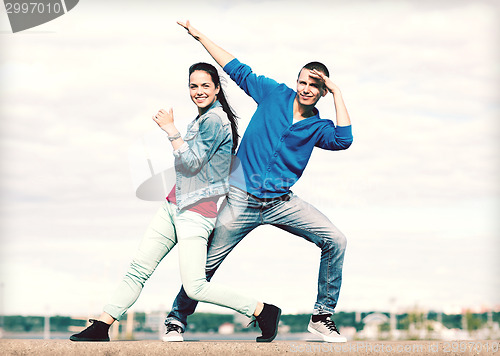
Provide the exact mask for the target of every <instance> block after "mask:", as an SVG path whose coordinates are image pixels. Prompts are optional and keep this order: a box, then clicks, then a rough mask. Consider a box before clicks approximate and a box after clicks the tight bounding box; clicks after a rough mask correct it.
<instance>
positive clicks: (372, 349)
mask: <svg viewBox="0 0 500 356" xmlns="http://www.w3.org/2000/svg"><path fill="white" fill-rule="evenodd" d="M499 344H500V341H498V340H496V341H491V340H490V341H487V340H483V341H477V340H459V341H423V340H418V341H350V342H347V343H343V344H332V343H324V342H320V341H274V342H272V343H256V342H254V341H187V342H177V343H174V342H170V343H166V342H162V341H159V340H141V341H111V342H72V341H69V340H25V339H21V340H20V339H1V340H0V355H2V356H3V355H16V356H22V355H30V356H31V355H37V356H38V355H40V356H44V355H51V356H60V355H64V356H66V355H92V356H99V355H106V356H111V355H120V356H123V355H134V356H146V355H147V356H151V355H182V356H184V355H186V356H191V355H203V356H220V355H245V356H246V355H263V356H267V355H269V356H271V355H273V356H275V355H285V354H286V355H326V354H341V355H346V356H347V355H360V356H364V355H387V354H388V355H432V356H435V355H450V356H451V355H455V356H456V355H460V356H466V355H500V351H499V349H498V348H499Z"/></svg>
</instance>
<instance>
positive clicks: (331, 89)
mask: <svg viewBox="0 0 500 356" xmlns="http://www.w3.org/2000/svg"><path fill="white" fill-rule="evenodd" d="M309 75H310V76H311V77H312V78H315V79H318V80H320V81H321V82H322V83H323V85H324V86H325V88H326V89H327V90H328V91H329V92H330V93H332V94H335V92H340V89H339V87H338V86H336V85H335V84H334V83H333V82H332V80H331V79H330V78H328V77H327V76H326V75H325V74H324V73H323V72H320V71H318V70H316V69H312V70H310V71H309Z"/></svg>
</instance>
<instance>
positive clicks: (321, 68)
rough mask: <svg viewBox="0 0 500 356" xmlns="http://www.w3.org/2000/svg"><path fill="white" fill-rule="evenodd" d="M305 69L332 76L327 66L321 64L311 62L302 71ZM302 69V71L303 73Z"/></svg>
mask: <svg viewBox="0 0 500 356" xmlns="http://www.w3.org/2000/svg"><path fill="white" fill-rule="evenodd" d="M304 68H305V69H309V70H313V69H316V70H317V71H319V72H321V73H323V74H325V75H326V76H327V77H329V76H330V72H329V71H328V68H326V66H325V65H324V64H323V63H321V62H309V63H307V64H306V65H305V66H303V67H302V69H304ZM302 69H301V70H300V71H302ZM299 76H300V72H299Z"/></svg>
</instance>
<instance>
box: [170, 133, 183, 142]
mask: <svg viewBox="0 0 500 356" xmlns="http://www.w3.org/2000/svg"><path fill="white" fill-rule="evenodd" d="M180 137H181V133H180V132H177V133H176V134H175V135H173V136H168V139H169V140H170V141H175V140H177V139H178V138H180Z"/></svg>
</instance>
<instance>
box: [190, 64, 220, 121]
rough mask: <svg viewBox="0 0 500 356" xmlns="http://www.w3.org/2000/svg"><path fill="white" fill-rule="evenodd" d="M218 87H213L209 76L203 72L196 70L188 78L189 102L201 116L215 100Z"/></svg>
mask: <svg viewBox="0 0 500 356" xmlns="http://www.w3.org/2000/svg"><path fill="white" fill-rule="evenodd" d="M219 90H220V89H219V86H217V87H215V84H214V82H213V81H212V77H211V76H210V74H208V73H207V72H205V71H203V70H196V71H194V72H193V73H191V75H190V76H189V93H190V95H191V100H192V101H193V103H195V105H196V106H197V107H198V112H199V113H200V114H203V113H204V112H205V111H207V110H208V109H209V108H210V106H212V104H213V103H214V102H215V101H216V100H217V94H219Z"/></svg>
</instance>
